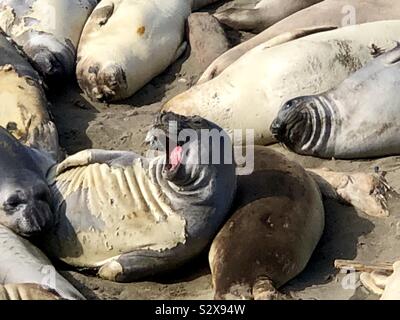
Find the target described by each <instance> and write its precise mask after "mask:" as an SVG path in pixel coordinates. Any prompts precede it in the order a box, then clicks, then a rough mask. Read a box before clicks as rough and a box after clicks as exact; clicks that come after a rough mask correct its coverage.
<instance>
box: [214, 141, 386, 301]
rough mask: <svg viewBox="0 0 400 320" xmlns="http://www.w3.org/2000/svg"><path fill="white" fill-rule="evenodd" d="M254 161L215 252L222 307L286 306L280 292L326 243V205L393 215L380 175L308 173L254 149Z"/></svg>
mask: <svg viewBox="0 0 400 320" xmlns="http://www.w3.org/2000/svg"><path fill="white" fill-rule="evenodd" d="M235 151H237V152H239V154H241V153H242V148H241V147H237V148H236V150H235ZM254 160H255V163H254V172H253V173H252V174H250V175H247V176H239V178H238V190H237V194H236V197H235V200H234V203H233V208H232V209H233V210H232V212H233V215H232V216H231V218H230V219H229V220H228V221H227V222H226V223H225V225H224V227H223V228H222V229H221V231H220V232H219V233H218V235H217V236H216V238H215V239H214V241H213V243H212V246H211V250H210V252H209V262H210V267H211V273H212V282H213V286H214V290H215V298H216V299H253V298H254V299H285V298H287V297H285V296H283V295H281V294H280V293H279V292H278V291H277V289H279V287H281V286H282V285H284V284H285V283H286V282H288V281H289V280H291V279H293V278H294V277H296V276H297V275H298V274H299V273H300V272H301V271H302V270H303V269H304V267H305V266H306V264H307V263H308V261H309V259H310V256H311V254H312V253H313V251H314V248H315V246H316V245H317V243H318V242H319V239H320V237H321V234H322V232H323V228H324V208H323V204H322V200H326V199H333V200H335V201H339V202H341V203H345V204H348V205H351V206H353V207H354V208H355V209H357V210H360V211H362V212H364V213H366V214H368V215H372V216H381V217H382V216H385V215H387V214H388V210H387V197H388V196H389V192H390V189H391V188H390V186H389V185H388V184H387V182H386V181H385V179H384V177H382V176H379V175H377V174H375V173H374V174H368V173H361V172H353V173H345V172H333V171H329V170H327V169H313V170H307V171H306V170H304V169H303V168H302V167H301V166H300V165H299V164H297V163H296V162H293V161H290V160H288V159H287V158H286V157H285V156H283V155H282V154H280V153H278V152H275V151H273V150H271V149H269V148H268V147H261V146H255V149H254Z"/></svg>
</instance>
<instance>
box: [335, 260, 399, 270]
mask: <svg viewBox="0 0 400 320" xmlns="http://www.w3.org/2000/svg"><path fill="white" fill-rule="evenodd" d="M335 268H337V269H352V270H355V271H357V272H373V271H377V272H384V273H392V272H393V271H394V270H393V263H389V262H384V263H375V264H365V263H362V262H359V261H354V260H335Z"/></svg>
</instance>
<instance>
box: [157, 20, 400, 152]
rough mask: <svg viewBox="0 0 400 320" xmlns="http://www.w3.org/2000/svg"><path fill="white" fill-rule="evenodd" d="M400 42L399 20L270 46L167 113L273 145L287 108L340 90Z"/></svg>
mask: <svg viewBox="0 0 400 320" xmlns="http://www.w3.org/2000/svg"><path fill="white" fill-rule="evenodd" d="M299 32H301V31H299ZM304 32H305V31H304ZM282 37H287V35H281V36H278V38H282ZM398 38H400V21H399V20H395V21H379V22H373V23H367V24H362V25H355V26H349V27H346V28H341V29H337V30H333V31H328V32H321V33H317V34H313V35H310V36H307V37H303V38H300V39H297V40H295V41H290V42H287V43H284V44H282V45H279V46H275V47H272V48H269V45H268V43H264V44H262V45H260V46H258V47H256V48H254V49H252V50H251V51H249V52H248V53H247V54H246V55H244V56H243V57H241V58H240V59H239V60H237V61H236V62H235V63H234V64H232V65H231V66H230V67H229V68H228V69H226V70H225V72H223V73H222V74H220V75H219V76H218V77H217V78H215V79H213V80H210V81H208V82H205V83H202V84H200V85H196V86H194V87H192V88H191V89H189V90H188V91H186V92H184V93H182V94H180V95H178V96H176V97H175V98H172V99H171V100H170V101H169V102H167V103H166V105H165V106H164V110H165V111H171V112H175V113H178V114H183V115H194V114H196V115H199V116H201V117H204V118H206V119H209V120H210V121H213V122H215V123H217V124H218V125H219V126H221V127H223V128H224V129H227V130H229V131H232V130H234V129H241V130H245V129H253V130H254V138H255V144H257V145H258V144H268V143H272V142H274V141H275V139H274V138H273V136H272V134H271V132H270V126H271V124H272V121H273V120H274V119H275V118H276V116H277V114H278V112H279V109H280V107H281V106H282V103H284V102H285V101H287V100H289V99H291V98H293V97H297V96H301V95H309V94H317V93H320V92H324V91H326V90H329V89H332V88H334V87H335V86H337V85H338V84H339V83H340V82H342V81H343V80H344V79H346V78H347V77H348V76H349V75H351V74H352V73H354V72H355V71H356V70H358V69H360V68H361V67H363V66H364V65H365V64H366V63H368V62H369V61H371V60H372V59H373V56H372V55H371V48H370V46H371V45H372V44H374V45H375V46H374V47H379V48H389V47H393V39H398ZM271 41H277V40H274V39H272V40H271ZM293 52H296V54H293ZM372 52H373V53H375V50H372ZM249 110H250V111H251V112H249Z"/></svg>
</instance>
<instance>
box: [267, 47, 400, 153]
mask: <svg viewBox="0 0 400 320" xmlns="http://www.w3.org/2000/svg"><path fill="white" fill-rule="evenodd" d="M399 83H400V44H398V45H397V47H396V48H395V49H393V50H391V51H389V52H387V53H384V54H382V55H381V56H379V57H378V58H376V59H374V60H373V61H371V62H370V63H369V64H367V65H366V66H365V67H364V68H362V69H361V70H359V71H357V72H356V73H354V74H353V75H351V76H350V77H349V78H347V79H346V80H345V81H343V83H342V84H340V85H339V86H338V87H337V88H336V89H333V90H330V91H327V92H325V93H323V94H320V95H315V96H304V97H298V98H294V99H292V100H290V101H288V102H286V103H284V104H283V106H282V109H281V110H280V112H279V114H278V117H277V118H276V119H275V121H274V122H273V124H272V127H271V130H272V133H273V134H274V136H275V137H276V138H277V139H278V140H279V141H280V142H282V143H284V144H285V145H286V146H287V147H288V148H289V149H291V150H292V151H294V152H296V153H299V154H303V155H312V156H317V157H322V158H332V157H333V158H336V159H355V158H372V157H384V156H389V155H398V154H400V139H399V137H400V126H399V123H400V91H399Z"/></svg>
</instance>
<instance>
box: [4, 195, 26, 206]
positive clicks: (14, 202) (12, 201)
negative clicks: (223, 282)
mask: <svg viewBox="0 0 400 320" xmlns="http://www.w3.org/2000/svg"><path fill="white" fill-rule="evenodd" d="M23 203H24V201H23V199H21V198H20V197H19V195H18V194H13V195H11V196H10V197H9V198H8V199H7V201H6V202H5V203H4V207H6V208H16V207H18V206H19V205H20V204H23Z"/></svg>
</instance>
